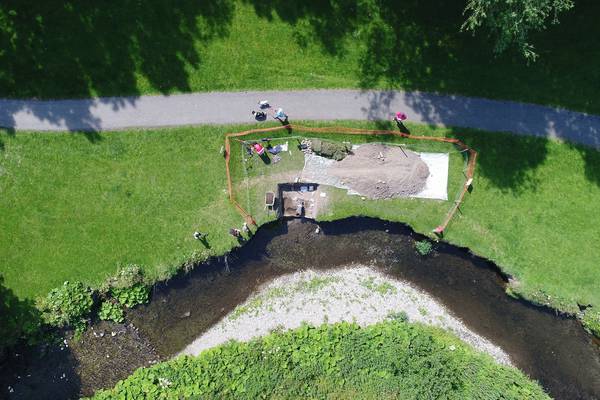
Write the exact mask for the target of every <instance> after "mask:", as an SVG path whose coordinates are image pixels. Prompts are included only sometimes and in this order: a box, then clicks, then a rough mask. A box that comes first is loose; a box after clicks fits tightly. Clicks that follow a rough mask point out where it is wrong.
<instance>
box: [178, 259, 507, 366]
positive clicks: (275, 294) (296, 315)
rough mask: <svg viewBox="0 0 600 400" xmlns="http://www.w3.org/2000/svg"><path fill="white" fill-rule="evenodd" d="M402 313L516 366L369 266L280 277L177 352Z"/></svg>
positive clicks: (439, 308) (426, 299) (432, 303)
mask: <svg viewBox="0 0 600 400" xmlns="http://www.w3.org/2000/svg"><path fill="white" fill-rule="evenodd" d="M399 315H405V316H406V317H408V320H409V321H411V322H419V323H423V324H426V325H432V326H436V327H439V328H442V329H445V330H448V331H450V332H452V333H453V334H455V335H456V336H458V337H459V338H460V339H461V340H463V341H465V342H466V343H469V344H470V345H471V346H473V347H474V348H475V349H476V350H478V351H482V352H485V353H487V354H489V355H490V356H492V357H493V358H494V360H496V361H497V362H498V363H501V364H504V365H512V362H511V360H510V357H509V355H508V354H507V353H506V352H504V351H503V350H502V349H501V348H500V347H498V346H496V345H494V344H493V343H491V342H490V341H489V340H487V339H486V338H484V337H482V336H480V335H478V334H476V333H475V332H473V331H471V330H470V329H468V328H467V327H466V326H465V325H464V324H463V323H462V322H461V321H460V319H458V318H456V317H455V316H453V315H452V314H451V313H450V312H449V311H448V310H447V309H446V308H445V307H444V306H443V305H442V304H440V303H439V302H438V301H436V300H435V299H434V298H433V297H432V296H430V295H429V294H427V293H425V292H424V291H422V290H419V289H416V288H415V287H413V286H411V285H410V284H408V283H407V282H403V281H399V280H396V279H392V278H389V277H387V276H386V275H384V274H382V273H380V272H377V271H375V270H374V269H372V268H370V267H368V266H365V265H354V266H348V267H346V268H342V269H337V270H333V271H328V272H316V271H312V270H307V271H303V272H296V273H293V274H288V275H285V276H282V277H279V278H277V279H275V280H273V281H272V282H270V283H268V284H266V285H263V286H262V287H261V288H260V289H259V290H258V291H257V292H256V293H255V294H254V295H253V296H251V297H250V298H249V299H248V300H247V301H246V302H245V303H243V304H240V305H239V306H237V307H236V308H235V309H234V310H233V311H232V312H231V313H229V314H228V315H227V316H226V317H225V318H223V319H222V320H221V321H220V322H219V323H217V324H216V325H214V326H213V327H212V328H210V329H209V330H208V331H206V332H205V333H204V334H202V335H201V336H200V337H198V338H197V339H196V340H194V342H192V343H191V344H189V345H188V346H187V347H186V348H185V349H184V350H183V351H182V352H181V353H179V354H180V355H181V354H190V355H197V354H199V353H200V352H202V351H203V350H205V349H208V348H211V347H214V346H218V345H220V344H223V343H225V342H227V341H229V340H239V341H249V340H251V339H253V338H256V337H259V336H263V335H266V334H268V333H270V332H272V331H273V330H277V329H293V328H297V327H299V326H300V325H302V324H303V323H308V324H310V325H320V324H322V323H335V322H340V321H348V322H356V323H357V324H359V325H361V326H366V325H370V324H374V323H377V322H380V321H382V320H384V319H386V318H393V317H394V316H396V317H397V316H399Z"/></svg>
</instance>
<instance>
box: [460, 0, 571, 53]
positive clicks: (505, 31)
mask: <svg viewBox="0 0 600 400" xmlns="http://www.w3.org/2000/svg"><path fill="white" fill-rule="evenodd" d="M573 6H574V2H573V0H467V6H466V8H465V14H467V19H466V21H465V22H464V24H463V26H462V29H463V30H466V31H470V32H473V33H475V32H477V31H479V30H481V29H484V30H487V31H488V32H489V33H491V34H492V36H493V37H494V40H495V45H494V50H495V51H496V53H501V52H503V51H504V50H506V49H507V48H508V47H510V46H513V45H514V46H516V47H517V48H518V49H519V50H520V51H521V53H522V54H523V56H525V58H527V59H528V60H535V59H536V57H537V54H536V52H535V50H534V47H533V44H531V43H530V39H529V37H530V34H531V33H532V32H536V31H541V30H543V29H544V28H545V27H546V23H547V21H548V20H550V22H551V23H553V24H556V23H558V14H560V13H561V12H564V11H567V10H569V9H571V8H573Z"/></svg>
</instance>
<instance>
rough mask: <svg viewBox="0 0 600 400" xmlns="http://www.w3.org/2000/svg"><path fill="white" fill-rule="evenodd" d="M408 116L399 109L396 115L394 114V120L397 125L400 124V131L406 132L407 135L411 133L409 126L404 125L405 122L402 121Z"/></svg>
mask: <svg viewBox="0 0 600 400" xmlns="http://www.w3.org/2000/svg"><path fill="white" fill-rule="evenodd" d="M406 118H407V116H406V114H404V113H403V112H402V111H398V112H397V113H396V115H395V116H394V121H396V125H398V129H400V132H402V133H406V134H407V135H409V134H410V132H409V130H408V128H406V126H404V123H403V122H402V121H405V120H406Z"/></svg>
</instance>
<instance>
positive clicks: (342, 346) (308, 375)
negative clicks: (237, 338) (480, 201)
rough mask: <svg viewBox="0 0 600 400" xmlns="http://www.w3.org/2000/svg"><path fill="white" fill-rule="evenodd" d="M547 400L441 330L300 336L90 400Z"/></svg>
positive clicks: (341, 328)
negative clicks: (200, 399) (267, 399)
mask: <svg viewBox="0 0 600 400" xmlns="http://www.w3.org/2000/svg"><path fill="white" fill-rule="evenodd" d="M351 397H354V398H361V399H364V398H402V399H434V398H435V399H473V398H481V399H483V398H485V399H500V398H502V399H547V398H548V396H547V395H546V394H545V393H544V392H543V390H542V389H541V388H540V387H539V386H538V385H537V384H536V383H534V382H532V381H530V380H529V379H528V378H527V377H526V376H525V375H523V374H522V373H521V372H520V371H518V370H516V369H514V368H510V367H506V366H501V365H498V364H495V363H494V362H493V361H492V359H491V358H490V357H489V356H487V355H483V354H480V353H476V352H475V351H474V350H473V349H471V348H470V347H468V346H466V345H465V344H463V343H462V342H460V341H459V340H458V339H457V338H456V337H454V336H451V335H450V334H448V333H447V332H444V331H441V330H439V329H435V328H430V327H424V326H421V325H413V324H408V323H403V322H398V321H388V322H384V323H380V324H377V325H373V326H370V327H367V328H360V327H359V326H357V325H354V324H348V323H339V324H335V325H323V326H321V327H319V328H313V327H308V326H303V327H301V328H299V329H296V330H294V331H288V332H283V333H274V334H271V335H269V336H266V337H264V338H261V339H258V340H254V341H252V342H249V343H238V342H230V343H228V344H226V345H223V346H219V347H215V348H213V349H210V350H207V351H205V352H203V353H202V354H200V356H198V357H189V356H183V357H178V358H176V359H174V360H171V361H168V362H165V363H161V364H157V365H155V366H153V367H150V368H141V369H138V370H137V371H136V372H135V373H134V374H133V375H131V376H130V377H129V378H127V379H125V380H124V381H121V382H119V383H118V384H117V385H116V386H115V387H114V388H113V389H111V390H105V391H101V392H99V393H97V394H96V396H95V399H97V400H104V399H115V398H116V399H180V398H202V399H223V398H231V399H263V398H278V399H296V398H338V399H343V398H351Z"/></svg>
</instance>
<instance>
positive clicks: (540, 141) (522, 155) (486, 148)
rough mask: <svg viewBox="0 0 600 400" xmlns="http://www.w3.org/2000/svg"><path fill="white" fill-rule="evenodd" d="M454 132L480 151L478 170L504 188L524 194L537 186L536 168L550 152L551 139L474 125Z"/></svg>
mask: <svg viewBox="0 0 600 400" xmlns="http://www.w3.org/2000/svg"><path fill="white" fill-rule="evenodd" d="M450 136H452V137H455V138H457V139H459V140H461V141H462V142H463V143H465V144H466V145H467V146H469V147H471V148H473V149H474V150H476V151H477V152H478V157H477V170H476V171H477V172H478V173H480V174H482V175H484V176H485V177H486V179H488V180H489V182H490V183H491V184H493V185H494V186H496V187H497V188H498V189H500V190H501V191H503V192H512V193H514V194H520V193H522V192H524V191H535V190H536V189H537V186H538V183H539V181H538V179H537V178H536V177H535V176H534V174H533V172H534V171H535V169H536V168H537V167H539V166H540V165H541V164H542V163H543V162H544V160H545V159H546V157H547V155H548V149H547V144H548V139H546V138H540V137H531V136H516V135H512V134H504V133H489V132H482V131H475V130H472V129H453V130H452V132H451V134H450Z"/></svg>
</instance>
